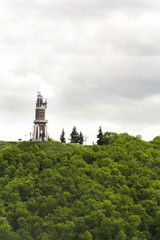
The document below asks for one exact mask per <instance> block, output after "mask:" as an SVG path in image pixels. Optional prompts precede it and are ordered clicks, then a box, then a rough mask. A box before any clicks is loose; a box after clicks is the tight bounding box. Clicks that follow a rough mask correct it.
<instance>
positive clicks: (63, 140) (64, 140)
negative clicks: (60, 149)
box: [60, 129, 66, 143]
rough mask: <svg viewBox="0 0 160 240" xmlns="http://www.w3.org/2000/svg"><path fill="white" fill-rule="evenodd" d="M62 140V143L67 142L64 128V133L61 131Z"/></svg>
mask: <svg viewBox="0 0 160 240" xmlns="http://www.w3.org/2000/svg"><path fill="white" fill-rule="evenodd" d="M60 140H61V142H62V143H65V142H66V139H65V132H64V129H62V133H61V136H60Z"/></svg>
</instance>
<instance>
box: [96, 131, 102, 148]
mask: <svg viewBox="0 0 160 240" xmlns="http://www.w3.org/2000/svg"><path fill="white" fill-rule="evenodd" d="M97 138H98V140H97V144H98V145H100V146H101V145H103V132H102V128H101V126H100V127H99V131H98V135H97Z"/></svg>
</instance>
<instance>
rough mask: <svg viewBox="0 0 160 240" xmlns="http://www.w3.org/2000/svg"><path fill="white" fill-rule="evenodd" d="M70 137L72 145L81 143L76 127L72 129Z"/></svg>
mask: <svg viewBox="0 0 160 240" xmlns="http://www.w3.org/2000/svg"><path fill="white" fill-rule="evenodd" d="M70 137H71V139H70V141H71V143H78V141H79V134H78V132H77V129H76V127H75V126H74V127H73V129H72V132H71V134H70Z"/></svg>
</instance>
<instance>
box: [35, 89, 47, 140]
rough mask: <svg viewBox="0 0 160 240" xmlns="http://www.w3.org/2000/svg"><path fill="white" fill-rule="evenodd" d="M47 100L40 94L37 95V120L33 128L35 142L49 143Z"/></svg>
mask: <svg viewBox="0 0 160 240" xmlns="http://www.w3.org/2000/svg"><path fill="white" fill-rule="evenodd" d="M46 108H47V100H46V99H45V101H44V100H43V96H42V95H41V93H40V92H38V94H37V102H36V110H35V120H34V127H33V141H48V134H47V123H48V121H47V120H45V115H46Z"/></svg>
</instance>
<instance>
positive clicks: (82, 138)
mask: <svg viewBox="0 0 160 240" xmlns="http://www.w3.org/2000/svg"><path fill="white" fill-rule="evenodd" d="M78 137H79V144H81V145H83V142H84V137H83V134H82V132H80V133H79V136H78Z"/></svg>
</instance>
